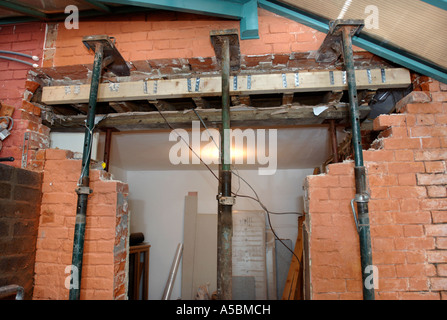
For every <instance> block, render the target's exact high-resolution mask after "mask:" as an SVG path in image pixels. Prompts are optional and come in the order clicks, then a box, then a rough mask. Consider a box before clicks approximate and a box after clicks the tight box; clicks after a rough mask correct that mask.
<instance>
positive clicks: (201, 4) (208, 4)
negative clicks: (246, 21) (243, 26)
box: [96, 0, 243, 19]
mask: <svg viewBox="0 0 447 320" xmlns="http://www.w3.org/2000/svg"><path fill="white" fill-rule="evenodd" d="M96 1H97V2H102V3H114V4H121V5H129V6H137V7H146V8H153V9H161V10H171V11H181V12H189V13H197V14H203V15H214V16H218V17H222V18H229V19H241V18H242V7H243V5H242V4H241V3H238V2H230V1H227V0H214V1H209V0H189V1H185V0H96Z"/></svg>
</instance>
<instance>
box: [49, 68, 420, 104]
mask: <svg viewBox="0 0 447 320" xmlns="http://www.w3.org/2000/svg"><path fill="white" fill-rule="evenodd" d="M356 80H357V89H358V90H362V89H368V90H377V89H383V88H406V87H408V85H409V84H411V79H410V72H409V70H407V69H403V68H391V69H364V70H356ZM221 85H222V84H221V78H220V77H219V76H209V77H196V78H180V79H166V80H164V79H160V80H143V81H129V82H116V83H101V84H100V85H99V89H98V102H110V101H132V100H160V99H175V98H193V97H206V96H208V97H212V96H220V95H221ZM339 90H347V81H346V74H345V72H343V71H340V70H319V71H307V72H288V73H270V74H253V75H249V74H246V73H243V74H239V75H233V76H231V77H230V95H240V96H241V95H255V94H269V93H293V92H312V91H339ZM89 92H90V85H89V84H83V85H66V86H46V87H43V91H42V102H43V103H45V104H47V105H57V104H76V103H87V102H88V99H89Z"/></svg>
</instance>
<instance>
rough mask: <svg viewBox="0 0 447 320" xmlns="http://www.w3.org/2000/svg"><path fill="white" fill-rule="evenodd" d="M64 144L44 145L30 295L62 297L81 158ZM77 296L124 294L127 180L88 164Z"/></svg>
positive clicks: (69, 258)
mask: <svg viewBox="0 0 447 320" xmlns="http://www.w3.org/2000/svg"><path fill="white" fill-rule="evenodd" d="M72 157H73V154H72V153H71V152H69V151H66V150H57V149H47V150H46V152H45V167H44V172H43V185H42V192H43V195H42V206H41V216H40V225H39V234H38V238H37V252H36V266H35V272H36V275H35V290H34V299H67V298H68V293H69V290H67V289H66V287H65V280H66V277H67V276H68V275H69V273H66V267H67V266H70V265H71V257H72V250H73V234H74V225H75V216H76V202H77V195H76V193H75V189H76V186H77V181H78V178H79V175H80V172H81V160H76V159H73V158H72ZM90 179H91V182H90V187H91V188H92V189H93V193H92V195H91V196H90V197H89V201H88V206H87V221H86V231H85V244H84V259H83V269H82V280H81V299H125V297H126V296H127V278H126V273H125V268H126V263H127V250H128V243H127V239H128V220H127V219H128V212H127V194H128V186H127V184H124V183H121V182H119V181H114V180H110V176H109V175H108V174H107V173H106V172H105V171H103V170H91V174H90Z"/></svg>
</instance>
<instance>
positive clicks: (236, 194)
mask: <svg viewBox="0 0 447 320" xmlns="http://www.w3.org/2000/svg"><path fill="white" fill-rule="evenodd" d="M155 109H156V110H157V111H158V113H159V114H160V116H161V117H162V118H163V120H164V121H165V122H166V124H167V125H168V127H169V128H171V130H173V131H174V132H176V133H177V131H176V129H175V128H174V127H173V126H172V125H171V124H170V123H169V121H168V120H167V119H166V117H165V116H164V115H163V114H162V113H161V112H160V110H159V109H158V107H157V106H155ZM192 110H193V111H194V113H195V114H196V116H197V117H198V118H199V120H200V121H201V123H202V124H203V126H204V127H205V130H207V133H208V135H209V136H210V138H211V140H213V142H214V144H215V145H216V147H217V148H218V149H219V150H220V148H219V147H218V146H217V143H216V142H215V141H214V139H213V137H212V135H211V134H210V133H209V131H208V127H207V126H206V125H205V122H204V121H203V119H202V117H200V115H199V114H198V113H197V111H196V110H194V109H192ZM177 135H178V136H179V137H180V138H181V139H182V140H183V141H184V142H185V143H186V145H187V146H188V148H189V149H190V150H191V151H192V152H193V153H194V154H195V155H196V156H197V157H198V158H199V159H200V161H201V162H202V163H203V164H204V165H205V166H206V167H207V168H208V170H209V171H210V172H211V173H212V174H213V176H214V177H215V178H216V179H217V181H218V182H220V179H219V177H217V176H216V174H215V173H214V172H213V171H212V170H211V168H210V167H209V166H208V165H207V164H206V163H205V162H204V161H203V160H202V158H201V157H200V156H199V155H198V154H197V153H196V152H195V151H194V150H193V149H192V147H191V146H190V144H189V142H187V141H186V140H185V139H183V137H182V136H181V135H179V134H178V133H177ZM231 172H232V174H234V175H236V176H237V177H238V178H239V179H241V180H242V181H244V182H245V183H246V184H247V186H248V187H249V188H250V189H251V190H252V191H253V193H254V194H255V196H256V198H254V197H251V196H247V195H240V194H238V193H235V192H231V193H232V194H234V195H235V196H236V197H243V198H249V199H252V200H254V201H256V202H258V204H259V205H260V206H261V208H262V209H264V210H265V212H267V221H268V223H269V226H270V229H271V230H272V233H273V235H274V237H275V238H276V239H277V240H278V241H279V242H280V243H281V244H282V245H283V246H284V247H285V248H286V249H287V250H289V251H290V252H291V253H292V255H293V256H294V257H295V258H296V260H297V261H298V263H299V264H301V260H300V259H299V258H298V256H297V255H296V254H295V252H293V250H292V249H290V248H289V247H288V246H287V245H286V244H285V243H284V242H283V241H282V240H281V239H280V238H279V237H278V235H277V234H276V232H275V230H274V228H273V226H272V223H271V220H270V214H298V215H299V216H302V214H301V213H298V212H285V213H280V212H274V213H273V212H271V211H269V210H268V209H267V207H266V206H265V205H264V204H263V203H262V202H261V200H260V198H259V196H258V193H257V192H256V190H255V189H254V188H253V187H252V186H251V185H250V184H249V183H248V182H247V180H245V179H244V178H242V177H241V176H240V175H239V174H236V173H235V172H234V171H233V170H231ZM239 188H240V183H239ZM238 191H239V189H238Z"/></svg>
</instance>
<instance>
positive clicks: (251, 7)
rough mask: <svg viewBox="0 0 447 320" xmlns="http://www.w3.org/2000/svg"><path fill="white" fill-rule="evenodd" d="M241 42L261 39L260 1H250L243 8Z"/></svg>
mask: <svg viewBox="0 0 447 320" xmlns="http://www.w3.org/2000/svg"><path fill="white" fill-rule="evenodd" d="M240 26H241V40H248V39H259V25H258V1H257V0H250V1H248V2H246V3H245V4H244V5H243V7H242V18H241V23H240Z"/></svg>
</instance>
